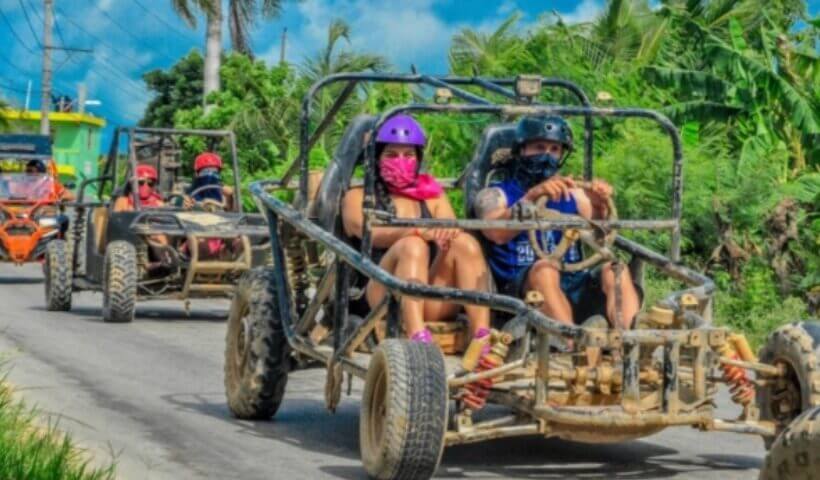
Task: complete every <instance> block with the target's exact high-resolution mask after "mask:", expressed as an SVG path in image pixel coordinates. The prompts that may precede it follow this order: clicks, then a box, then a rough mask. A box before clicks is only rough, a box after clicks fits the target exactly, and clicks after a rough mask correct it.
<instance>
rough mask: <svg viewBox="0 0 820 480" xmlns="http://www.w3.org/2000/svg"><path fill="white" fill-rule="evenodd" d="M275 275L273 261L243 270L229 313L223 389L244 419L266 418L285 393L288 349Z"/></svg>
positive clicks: (274, 412)
mask: <svg viewBox="0 0 820 480" xmlns="http://www.w3.org/2000/svg"><path fill="white" fill-rule="evenodd" d="M275 275H276V271H275V270H274V269H273V268H272V267H258V268H254V269H253V270H250V271H249V272H247V273H245V274H244V275H242V277H241V278H240V279H239V282H238V284H237V287H236V294H235V295H234V298H233V301H232V302H231V310H230V313H229V315H228V334H227V341H226V348H225V395H226V396H227V398H228V407H229V408H230V410H231V412H232V413H233V414H234V415H235V416H236V417H238V418H242V419H252V420H269V419H270V418H271V417H273V416H274V415H275V414H276V411H277V410H278V409H279V406H280V405H281V403H282V398H283V397H284V395H285V386H286V385H287V381H288V371H289V370H290V351H291V350H290V346H289V345H288V342H287V338H286V337H285V332H284V331H283V330H282V318H281V315H280V313H279V302H278V297H277V294H276V288H275V287H276V283H275V282H276V278H275Z"/></svg>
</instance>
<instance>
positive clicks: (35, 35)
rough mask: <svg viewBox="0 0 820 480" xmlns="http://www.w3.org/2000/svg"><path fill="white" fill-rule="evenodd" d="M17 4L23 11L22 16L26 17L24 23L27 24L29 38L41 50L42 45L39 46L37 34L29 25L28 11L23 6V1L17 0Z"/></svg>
mask: <svg viewBox="0 0 820 480" xmlns="http://www.w3.org/2000/svg"><path fill="white" fill-rule="evenodd" d="M17 3H19V4H20V8H21V9H22V10H23V16H24V17H26V23H27V24H28V28H29V30H31V36H32V37H34V41H35V42H37V46H38V47H40V48H43V45H42V44H40V39H38V38H37V32H35V31H34V26H33V25H32V24H31V19H30V18H29V17H28V9H27V8H26V6H25V4H23V0H17Z"/></svg>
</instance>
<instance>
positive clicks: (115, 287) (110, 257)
mask: <svg viewBox="0 0 820 480" xmlns="http://www.w3.org/2000/svg"><path fill="white" fill-rule="evenodd" d="M136 307H137V251H136V249H135V248H134V245H132V244H130V243H128V242H124V241H116V242H111V243H109V244H108V248H106V250H105V264H104V266H103V311H102V317H103V321H104V322H107V323H128V322H131V321H133V320H134V311H135V310H136Z"/></svg>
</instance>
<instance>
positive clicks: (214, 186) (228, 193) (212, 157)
mask: <svg viewBox="0 0 820 480" xmlns="http://www.w3.org/2000/svg"><path fill="white" fill-rule="evenodd" d="M194 174H195V176H194V179H193V181H191V186H190V188H188V190H187V191H186V194H187V195H186V196H185V200H184V202H183V207H185V208H187V209H190V208H193V207H194V205H195V204H196V203H198V202H202V201H205V200H212V201H215V202H217V203H219V204H221V205H222V206H223V208H226V209H227V208H230V205H231V199H232V197H233V189H232V188H231V187H227V186H224V185H222V175H221V174H222V157H220V156H219V155H218V154H216V153H214V152H203V153H200V154H199V155H197V157H196V159H194Z"/></svg>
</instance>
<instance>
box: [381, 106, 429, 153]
mask: <svg viewBox="0 0 820 480" xmlns="http://www.w3.org/2000/svg"><path fill="white" fill-rule="evenodd" d="M376 141H377V142H379V143H398V144H400V145H415V146H417V147H424V146H425V145H427V136H426V135H425V134H424V130H423V129H422V128H421V125H419V122H417V121H416V119H415V118H413V117H411V116H410V115H403V114H399V115H396V116H395V117H391V118H390V119H389V120H387V121H386V122H384V124H383V125H382V126H381V128H380V129H379V133H377V134H376Z"/></svg>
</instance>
